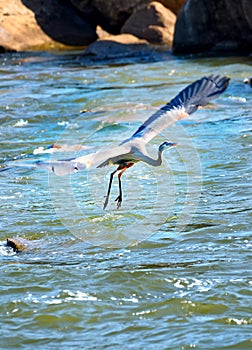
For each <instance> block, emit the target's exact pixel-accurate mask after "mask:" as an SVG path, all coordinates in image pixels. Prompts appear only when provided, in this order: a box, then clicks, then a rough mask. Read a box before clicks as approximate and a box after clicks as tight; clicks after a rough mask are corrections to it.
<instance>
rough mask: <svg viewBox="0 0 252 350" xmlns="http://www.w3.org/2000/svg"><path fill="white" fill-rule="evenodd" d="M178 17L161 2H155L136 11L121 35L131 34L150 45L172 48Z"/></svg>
mask: <svg viewBox="0 0 252 350" xmlns="http://www.w3.org/2000/svg"><path fill="white" fill-rule="evenodd" d="M175 22H176V16H175V15H174V13H173V12H171V11H170V10H168V9H167V8H166V7H164V6H163V5H162V4H160V3H159V2H156V1H153V2H151V3H150V4H148V5H147V6H144V7H142V8H141V9H139V10H136V11H134V13H133V14H132V15H131V16H130V18H129V19H128V20H127V21H126V22H125V24H124V25H123V27H122V29H121V33H130V34H133V35H135V36H137V37H139V38H141V39H146V40H147V41H149V42H150V43H153V44H160V45H164V44H165V45H168V46H170V47H171V45H172V40H173V34H174V26H175Z"/></svg>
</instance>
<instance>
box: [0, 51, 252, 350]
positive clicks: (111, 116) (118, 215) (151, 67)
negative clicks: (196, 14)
mask: <svg viewBox="0 0 252 350" xmlns="http://www.w3.org/2000/svg"><path fill="white" fill-rule="evenodd" d="M26 57H27V56H24V55H23V56H22V55H18V54H16V55H9V54H6V55H1V56H0V65H1V69H0V76H1V81H0V84H1V90H0V98H1V106H0V118H1V125H0V145H1V161H2V163H1V166H2V167H4V166H6V164H8V162H9V161H10V160H13V159H15V158H20V157H23V158H25V159H27V160H29V161H33V160H34V159H36V160H37V159H48V157H50V156H51V155H50V154H49V155H48V154H45V153H40V154H37V155H34V154H33V152H34V150H38V148H39V147H44V148H46V147H47V146H48V145H50V144H53V143H55V142H58V143H61V144H62V143H65V144H68V145H72V144H74V145H76V144H80V145H82V146H84V148H85V147H86V148H87V149H84V150H82V151H78V152H63V153H61V152H58V153H55V154H53V158H56V159H57V158H65V157H74V156H76V155H80V154H82V153H85V152H90V151H93V150H94V149H95V148H99V147H104V145H109V144H110V143H114V142H120V141H121V140H122V139H124V138H126V137H128V136H130V135H131V134H132V133H133V132H134V130H135V129H136V128H137V127H138V126H139V123H140V122H141V121H143V120H145V119H146V118H147V117H148V116H149V115H150V114H151V113H152V112H153V111H154V110H155V107H158V106H160V105H162V104H164V103H166V102H167V101H168V100H169V99H171V98H172V97H173V96H174V95H175V94H176V93H178V92H179V90H180V89H181V88H183V87H184V86H185V85H186V84H188V83H191V82H192V81H194V80H196V79H198V78H199V77H201V76H202V75H205V74H211V73H220V74H226V75H228V76H230V77H231V82H230V86H229V88H228V90H227V91H226V92H225V93H224V94H223V95H222V96H221V97H220V98H219V99H218V100H216V101H214V103H212V104H211V105H210V106H208V107H207V108H206V109H204V110H201V111H198V112H197V113H195V114H194V115H193V116H192V117H191V118H190V119H188V120H185V121H183V123H181V124H179V125H177V126H175V127H172V128H171V129H170V130H168V131H166V132H165V133H164V134H163V135H161V136H160V137H158V138H157V139H154V140H153V142H152V147H153V148H154V149H155V148H156V147H157V145H158V144H159V143H160V142H162V141H163V139H167V138H168V139H170V140H172V141H175V142H178V144H179V145H178V147H177V148H176V149H173V150H171V151H170V152H169V153H166V154H165V158H166V161H165V164H164V165H163V166H162V167H160V168H158V169H154V170H153V169H150V168H148V167H146V166H144V165H140V164H138V165H136V166H135V167H134V168H132V170H129V171H128V172H127V173H126V174H125V178H124V183H123V186H124V192H125V200H124V202H123V207H122V209H121V210H119V211H117V210H116V205H115V203H114V202H113V200H114V198H116V196H117V184H116V182H115V185H114V187H113V188H112V194H111V202H110V206H109V208H108V210H107V211H106V212H104V211H103V210H102V205H103V201H104V195H105V193H106V186H107V182H108V179H109V173H110V171H111V169H104V170H103V169H102V170H100V169H95V170H92V171H90V172H88V173H85V172H84V173H81V172H80V173H78V174H75V175H73V176H71V177H68V178H65V177H64V178H56V177H55V176H52V175H50V176H49V177H48V174H47V173H46V172H43V171H41V170H39V169H30V168H27V169H23V168H21V169H18V168H15V167H11V168H10V169H9V170H6V171H3V172H0V178H1V179H0V187H1V188H0V198H1V213H0V216H1V220H0V239H1V246H0V261H1V286H0V292H1V303H0V312H1V336H0V348H2V349H19V348H23V349H30V348H34V347H35V348H36V349H59V348H61V349H106V348H108V349H122V348H123V349H154V348H158V349H190V348H199V349H249V348H250V347H251V339H252V337H251V334H252V332H251V327H252V317H251V314H252V308H251V302H250V300H251V295H252V292H251V290H252V276H251V223H252V210H251V204H252V203H251V164H252V161H251V159H252V158H251V147H252V135H251V130H252V122H251V107H252V89H250V88H249V87H248V86H245V85H244V84H243V79H244V78H245V77H246V76H251V75H252V68H251V65H250V63H251V62H250V61H249V59H246V58H219V59H216V58H209V59H189V60H182V59H180V60H178V59H175V58H174V59H171V60H168V61H162V62H151V63H142V64H139V63H133V64H125V65H114V66H112V65H111V66H107V65H101V66H97V67H82V66H81V65H80V64H79V63H78V62H77V61H76V60H75V59H72V58H70V57H68V56H53V55H52V56H43V55H40V56H38V57H37V58H34V59H32V60H31V59H28V60H27V59H26ZM84 109H85V110H91V111H93V112H92V113H80V111H81V110H84ZM89 147H92V148H90V149H89ZM63 224H64V225H65V226H64V225H63ZM15 236H20V237H24V238H27V239H36V240H40V243H39V245H38V246H36V247H33V248H31V249H30V250H29V251H28V252H26V253H22V254H16V253H13V252H12V250H11V249H9V248H6V247H5V241H6V239H7V238H8V237H15ZM135 242H137V244H135V245H132V243H135Z"/></svg>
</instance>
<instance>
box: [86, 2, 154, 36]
mask: <svg viewBox="0 0 252 350" xmlns="http://www.w3.org/2000/svg"><path fill="white" fill-rule="evenodd" d="M149 2H150V0H106V1H105V0H92V4H93V5H94V7H95V8H96V10H97V11H98V13H99V14H100V19H99V20H100V25H101V26H102V27H103V28H104V29H105V30H107V31H108V32H110V33H113V34H118V33H120V29H121V27H122V26H123V24H124V22H125V21H126V20H127V19H128V18H129V16H130V15H131V14H132V13H133V10H134V9H135V8H137V7H138V6H141V5H143V4H147V3H149Z"/></svg>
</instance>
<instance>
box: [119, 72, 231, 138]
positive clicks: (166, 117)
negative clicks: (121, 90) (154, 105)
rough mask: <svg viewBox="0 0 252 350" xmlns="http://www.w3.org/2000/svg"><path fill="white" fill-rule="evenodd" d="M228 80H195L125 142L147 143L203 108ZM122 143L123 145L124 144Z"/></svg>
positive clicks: (216, 78)
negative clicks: (139, 139)
mask: <svg viewBox="0 0 252 350" xmlns="http://www.w3.org/2000/svg"><path fill="white" fill-rule="evenodd" d="M228 82H229V78H227V77H225V76H220V75H210V76H208V77H203V78H201V79H199V80H196V81H195V82H194V83H192V84H190V85H188V86H187V87H186V88H185V89H184V90H182V91H181V92H180V93H179V94H178V95H177V96H176V97H175V98H174V99H172V100H171V101H170V102H169V103H167V104H166V105H165V106H163V107H162V108H160V109H159V110H158V111H157V112H156V113H154V114H153V115H152V116H150V118H149V119H147V120H146V121H145V122H144V123H143V124H142V125H141V126H140V127H139V128H138V130H137V131H136V132H135V133H134V134H133V135H132V137H131V138H130V139H128V140H125V141H124V142H126V141H129V140H133V139H136V138H141V139H142V141H143V142H144V143H147V142H149V141H150V140H151V139H153V138H154V137H155V136H156V135H158V134H159V133H160V132H162V131H163V130H164V129H166V128H167V127H168V126H169V125H171V124H173V123H174V122H176V121H177V120H180V119H183V118H186V117H187V116H188V115H189V114H192V113H193V112H195V111H196V110H197V109H198V107H199V106H205V105H207V104H208V103H209V101H211V100H213V99H214V98H216V97H218V96H219V95H220V94H221V93H222V92H224V91H225V90H226V88H227V87H228ZM124 142H123V143H124Z"/></svg>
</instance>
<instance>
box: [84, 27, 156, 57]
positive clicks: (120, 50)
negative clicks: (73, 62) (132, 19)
mask: <svg viewBox="0 0 252 350" xmlns="http://www.w3.org/2000/svg"><path fill="white" fill-rule="evenodd" d="M151 52H152V48H151V46H150V45H149V44H148V42H147V41H146V40H142V39H139V38H137V37H135V36H134V35H131V34H119V35H108V36H105V37H103V38H102V39H98V40H96V41H95V42H94V43H92V44H90V45H89V46H88V47H87V49H86V50H85V51H84V53H83V57H84V58H86V59H87V58H88V59H90V60H91V61H97V60H110V59H114V58H117V59H118V58H125V57H141V56H146V55H149V54H150V53H151Z"/></svg>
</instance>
